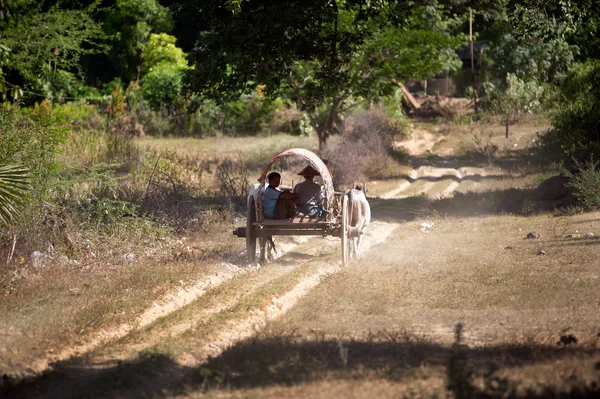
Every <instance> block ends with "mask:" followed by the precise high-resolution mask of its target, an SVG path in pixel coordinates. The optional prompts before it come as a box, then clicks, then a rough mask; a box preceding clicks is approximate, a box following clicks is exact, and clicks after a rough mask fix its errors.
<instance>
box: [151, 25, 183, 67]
mask: <svg viewBox="0 0 600 399" xmlns="http://www.w3.org/2000/svg"><path fill="white" fill-rule="evenodd" d="M176 40H177V39H176V38H175V36H171V35H168V34H166V33H160V34H154V33H152V34H150V38H149V40H148V44H147V46H146V48H145V49H144V52H143V53H142V67H143V69H144V70H145V71H149V70H152V68H153V67H154V66H155V65H159V64H161V63H163V62H166V63H168V64H171V65H172V66H173V67H175V68H177V69H179V70H184V69H186V68H187V67H188V64H187V59H186V57H187V55H186V54H185V53H184V52H183V50H181V49H180V48H179V47H177V46H175V41H176Z"/></svg>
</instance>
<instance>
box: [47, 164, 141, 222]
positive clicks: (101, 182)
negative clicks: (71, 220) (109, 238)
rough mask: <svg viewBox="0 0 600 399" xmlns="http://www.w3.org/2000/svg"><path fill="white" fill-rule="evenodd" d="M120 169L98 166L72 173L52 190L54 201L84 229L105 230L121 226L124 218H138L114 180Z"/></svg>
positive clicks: (106, 165)
mask: <svg viewBox="0 0 600 399" xmlns="http://www.w3.org/2000/svg"><path fill="white" fill-rule="evenodd" d="M118 166H119V165H114V164H113V165H109V164H102V163H99V164H95V165H92V166H90V167H88V168H81V169H69V170H66V171H65V172H64V173H63V174H62V176H61V180H60V183H59V184H58V182H56V184H54V185H53V187H52V193H53V198H54V199H55V201H56V202H57V204H59V205H60V206H61V207H63V208H64V209H67V210H68V211H69V213H70V214H71V215H73V216H74V217H76V218H77V219H78V222H79V223H80V224H81V227H82V228H84V229H106V228H110V227H111V226H112V225H114V224H117V223H120V222H121V219H122V217H123V216H124V215H129V216H132V215H135V214H136V209H135V206H134V205H133V204H132V203H131V202H129V201H126V200H125V199H124V192H123V191H122V189H121V188H120V186H119V180H120V179H119V178H117V177H115V173H114V171H115V169H116V168H117V167H118Z"/></svg>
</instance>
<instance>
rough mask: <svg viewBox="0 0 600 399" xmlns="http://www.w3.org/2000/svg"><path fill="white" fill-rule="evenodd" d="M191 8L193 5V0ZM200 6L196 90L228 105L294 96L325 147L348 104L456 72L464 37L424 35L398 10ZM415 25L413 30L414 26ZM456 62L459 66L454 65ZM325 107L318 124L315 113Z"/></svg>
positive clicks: (331, 5) (376, 6)
mask: <svg viewBox="0 0 600 399" xmlns="http://www.w3.org/2000/svg"><path fill="white" fill-rule="evenodd" d="M189 4H190V6H191V8H192V7H194V6H195V5H197V2H195V1H189ZM223 6H224V4H223V2H222V1H219V0H212V1H203V2H202V7H203V11H204V14H203V17H204V20H203V22H204V24H203V25H202V28H203V30H202V31H201V32H200V36H199V40H198V43H199V44H200V45H198V46H197V47H196V48H195V49H194V51H192V52H191V53H190V58H191V60H192V62H193V63H194V64H195V66H196V67H195V68H194V69H193V70H191V71H189V73H188V77H189V79H190V83H191V86H192V87H193V88H194V89H196V90H199V91H201V92H202V93H203V94H205V95H208V96H209V97H211V98H215V99H218V100H220V101H223V100H224V99H225V98H228V99H231V98H234V99H235V98H237V97H238V96H239V95H240V94H241V93H245V92H246V93H247V92H249V91H251V90H252V88H253V85H249V84H248V82H249V81H253V82H258V83H261V84H265V86H266V90H265V93H266V95H267V96H269V97H271V98H274V97H277V96H279V95H282V94H283V93H289V91H290V89H291V91H292V93H293V97H294V99H295V100H296V102H297V103H298V105H299V108H300V109H301V110H303V111H306V112H308V113H309V116H310V119H311V124H312V127H313V129H314V130H315V131H316V133H317V135H318V136H319V143H320V145H323V144H324V143H325V142H326V141H327V139H328V137H329V135H330V134H331V133H332V132H333V130H332V129H333V128H334V126H333V121H334V120H336V119H337V118H338V117H339V115H338V114H340V113H343V112H344V111H346V110H347V109H348V108H349V107H352V106H353V105H354V104H353V103H352V101H351V99H352V98H364V99H368V100H370V99H372V98H375V97H378V96H381V95H386V94H391V93H392V89H393V86H392V85H391V83H390V79H391V78H399V79H404V78H408V77H421V76H425V77H427V76H430V75H431V74H435V73H437V72H440V71H441V70H443V69H444V68H449V67H451V66H453V65H457V63H456V62H453V61H457V60H456V56H455V55H453V56H451V55H452V54H453V53H452V52H450V51H449V50H453V49H454V48H456V47H457V46H458V45H459V44H460V43H461V42H462V38H461V37H455V36H453V35H451V34H449V32H447V31H446V32H442V30H443V29H444V27H443V24H441V23H440V24H436V26H437V27H438V28H440V30H438V31H433V30H427V29H422V23H421V22H418V21H421V16H419V17H417V16H414V17H411V15H410V14H411V13H410V12H409V10H408V8H404V7H403V4H402V3H401V2H398V1H392V2H366V1H357V2H322V1H317V0H311V1H305V0H303V1H299V0H296V1H287V2H284V3H282V2H279V1H267V2H264V3H256V2H238V3H235V4H233V3H231V4H230V6H231V7H229V8H228V7H223ZM411 24H414V27H413V26H412V25H411ZM452 57H454V58H452ZM321 107H326V108H327V109H328V112H326V118H325V122H324V123H320V121H319V119H320V118H318V117H317V115H310V114H313V113H315V112H316V111H317V110H319V109H321Z"/></svg>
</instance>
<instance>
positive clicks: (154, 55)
mask: <svg viewBox="0 0 600 399" xmlns="http://www.w3.org/2000/svg"><path fill="white" fill-rule="evenodd" d="M175 40H176V39H175V37H174V36H171V35H167V34H166V33H161V34H154V33H153V34H151V35H150V40H149V41H148V44H147V46H146V49H145V50H144V52H143V53H142V69H143V71H144V73H145V75H144V76H143V78H142V82H141V85H142V92H143V94H144V99H145V100H146V101H148V103H149V104H150V106H152V107H153V108H155V109H158V108H161V107H163V106H168V107H172V106H173V105H174V104H175V102H176V101H177V99H178V98H179V97H180V96H181V90H182V75H183V71H184V70H185V69H187V66H188V65H187V59H186V56H187V55H186V54H185V53H184V52H183V51H182V50H181V49H180V48H179V47H177V46H175Z"/></svg>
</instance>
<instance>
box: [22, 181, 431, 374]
mask: <svg viewBox="0 0 600 399" xmlns="http://www.w3.org/2000/svg"><path fill="white" fill-rule="evenodd" d="M426 173H427V172H425V171H424V170H418V171H413V172H412V173H411V179H413V180H415V179H418V178H420V177H423V176H425V175H426ZM406 183H408V184H405V183H402V184H401V186H400V187H399V188H398V189H395V190H393V191H392V192H390V193H388V194H387V195H386V196H385V197H386V198H394V197H395V196H396V197H395V198H397V195H398V194H399V193H400V195H402V194H401V193H402V191H403V187H404V189H406V188H407V187H410V186H411V185H412V183H411V182H408V181H407V182H406ZM399 225H400V224H399V223H387V222H377V221H373V222H372V223H371V225H370V226H369V229H368V230H367V234H366V237H365V238H364V241H363V244H362V249H363V252H365V251H367V250H368V249H369V248H371V247H372V246H373V245H377V244H379V243H381V242H383V241H385V239H386V238H387V237H388V236H389V235H390V234H391V233H392V232H393V231H394V230H395V229H396V228H397V227H398V226H399ZM296 238H297V239H296V240H294V241H292V242H288V243H280V244H279V245H278V250H277V251H276V252H275V253H274V254H273V260H276V259H278V258H280V257H281V256H283V255H285V254H286V253H288V252H290V251H291V250H293V249H294V248H295V247H296V246H297V245H299V244H301V243H303V242H306V241H308V240H309V239H311V237H307V236H303V237H296ZM225 266H227V268H228V269H229V270H228V271H226V272H218V273H216V274H215V275H213V276H210V277H208V278H206V279H203V280H200V281H198V282H196V283H195V284H194V285H193V286H191V287H185V288H184V287H182V288H180V289H179V290H177V291H175V292H172V293H169V294H167V295H166V296H165V297H163V298H162V299H161V300H159V301H156V302H155V303H153V304H152V305H151V306H150V307H149V308H148V309H147V310H146V311H144V312H143V313H142V314H141V315H140V316H138V317H137V318H136V319H135V320H134V321H133V322H131V323H124V324H121V325H120V326H118V327H116V328H113V329H106V330H101V331H98V332H96V333H95V334H93V335H91V336H90V337H88V338H86V341H85V342H84V343H81V344H76V345H71V346H69V347H68V348H66V349H64V350H62V351H61V352H60V353H58V354H56V355H52V356H49V357H47V358H45V359H40V360H39V361H37V362H34V363H33V364H32V365H31V366H30V370H31V371H32V372H33V373H41V372H43V371H45V370H47V369H48V368H49V367H50V364H51V363H53V362H57V361H64V360H67V359H69V358H72V357H75V356H81V355H83V354H85V353H89V352H91V351H93V350H94V349H96V348H98V347H100V346H102V345H105V344H107V343H109V342H114V341H116V340H120V339H123V338H125V337H127V336H129V335H131V334H133V333H135V332H138V331H141V330H142V329H143V328H145V327H147V326H149V325H151V324H152V323H154V322H156V321H157V320H159V319H160V318H162V317H165V316H168V315H170V314H171V313H173V312H176V311H178V310H179V309H181V308H183V307H184V306H186V305H188V304H190V303H192V302H193V301H196V300H198V299H199V298H200V297H202V296H203V295H204V294H206V292H207V291H208V290H210V289H211V288H215V287H218V286H220V285H222V284H223V283H225V282H227V281H229V280H231V279H233V278H236V277H239V276H242V275H244V274H246V273H249V272H251V271H256V270H257V269H258V267H256V266H254V267H252V266H250V267H245V268H239V267H237V266H235V265H225ZM339 270H341V262H340V263H337V264H336V265H332V266H331V265H330V266H326V267H323V268H320V269H318V271H317V272H316V273H313V274H312V275H310V276H308V277H307V278H305V279H303V280H302V281H301V282H300V283H298V284H297V285H296V286H295V287H294V288H293V289H291V290H290V291H288V292H287V293H286V294H284V295H282V296H280V297H278V298H274V299H273V302H272V303H271V304H270V305H269V306H268V307H267V308H266V309H265V310H261V311H256V312H254V313H252V314H251V315H250V316H249V317H248V318H247V319H245V320H243V321H241V322H236V323H235V325H233V326H231V327H230V328H228V329H225V330H223V331H222V332H221V333H220V334H219V336H218V338H217V339H216V340H214V341H213V342H210V343H207V344H206V345H205V347H204V351H203V352H205V353H207V356H208V355H213V356H214V355H215V350H216V351H217V352H220V351H222V350H223V348H226V347H228V346H230V345H233V344H234V343H235V342H237V341H238V340H240V339H243V338H246V337H248V336H250V335H251V334H253V333H255V332H256V330H257V329H260V328H263V327H264V326H265V325H266V323H267V322H268V321H271V320H274V319H276V318H278V317H280V316H282V315H283V314H285V313H286V312H287V311H288V310H289V309H291V308H292V307H293V306H294V305H295V304H296V303H297V301H298V300H299V299H300V298H302V297H303V296H304V295H306V294H307V293H308V292H310V290H312V289H313V288H314V287H316V286H317V285H318V284H319V283H320V281H321V279H322V278H323V277H325V276H328V275H331V274H334V273H336V272H338V271H339ZM232 304H233V303H221V304H219V305H217V306H214V307H211V308H207V309H204V310H203V311H202V312H200V313H199V314H198V315H197V317H194V320H197V319H201V318H203V317H208V316H211V315H214V314H216V313H219V312H222V311H225V310H226V309H228V308H229V307H230V306H231V305H232ZM194 320H189V321H187V322H185V323H178V324H174V325H173V326H170V328H169V329H168V330H167V331H163V332H161V334H159V335H156V336H155V337H153V338H151V339H149V340H147V341H145V342H142V343H136V344H132V345H131V346H130V347H129V348H128V349H127V350H128V351H129V350H135V351H139V350H142V349H145V348H149V347H152V346H154V345H156V344H157V343H158V342H160V340H161V339H162V338H164V337H167V336H168V337H172V336H176V335H180V334H183V333H184V332H186V331H188V330H189V329H190V328H192V327H193V326H194V323H195V322H194ZM180 361H181V364H182V365H191V364H195V363H198V362H202V361H203V360H202V359H201V360H190V359H186V358H182V359H181V360H180Z"/></svg>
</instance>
